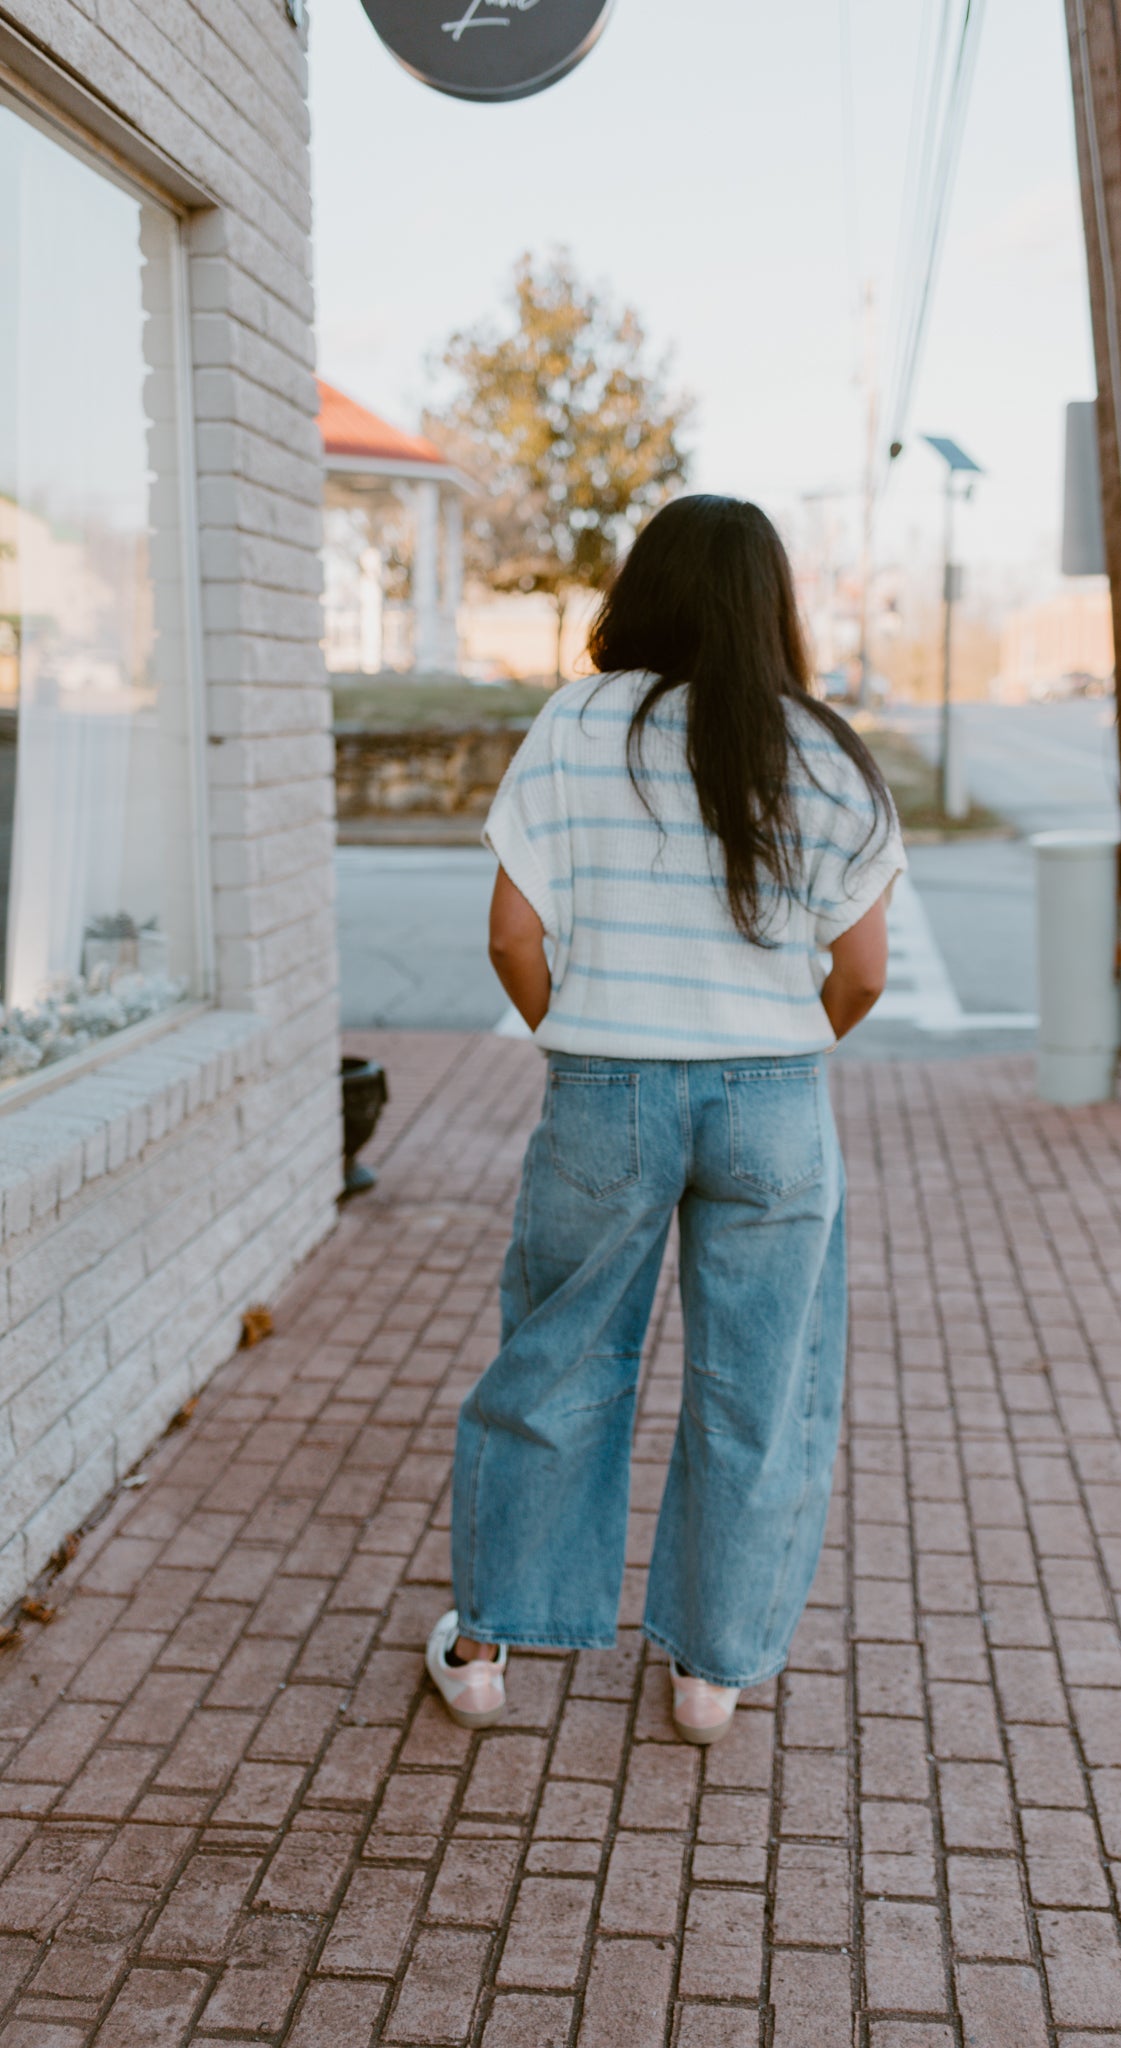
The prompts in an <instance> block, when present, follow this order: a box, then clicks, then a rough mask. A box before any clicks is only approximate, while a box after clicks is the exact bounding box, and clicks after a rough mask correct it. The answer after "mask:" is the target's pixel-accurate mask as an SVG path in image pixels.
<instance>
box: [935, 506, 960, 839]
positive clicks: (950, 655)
mask: <svg viewBox="0 0 1121 2048" xmlns="http://www.w3.org/2000/svg"><path fill="white" fill-rule="evenodd" d="M955 576H956V571H955V569H954V472H953V470H952V469H947V471H946V519H945V533H944V539H943V546H942V613H943V617H942V739H941V745H940V747H939V752H938V760H939V802H940V804H941V807H942V816H943V817H944V818H948V817H949V815H950V800H951V795H952V789H951V784H952V779H953V778H952V776H951V773H950V749H951V746H952V744H953V731H952V724H953V675H954V651H953V650H954V597H955V594H956V592H955V588H954V584H955Z"/></svg>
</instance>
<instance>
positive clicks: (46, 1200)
mask: <svg viewBox="0 0 1121 2048" xmlns="http://www.w3.org/2000/svg"><path fill="white" fill-rule="evenodd" d="M267 1035H268V1027H267V1025H266V1023H265V1022H264V1020H263V1019H262V1018H260V1017H257V1016H255V1015H253V1014H252V1012H250V1011H246V1010H205V1011H203V1012H202V1013H201V1014H196V1015H194V1016H192V1017H191V1018H189V1019H188V1020H187V1021H185V1022H184V1023H182V1024H180V1025H178V1026H177V1027H176V1028H175V1029H173V1030H169V1031H164V1032H163V1033H161V1035H160V1036H159V1037H158V1038H156V1039H153V1040H151V1041H149V1042H148V1043H147V1044H145V1045H141V1046H136V1047H135V1048H134V1049H133V1050H131V1051H129V1050H127V1049H126V1048H125V1047H124V1046H122V1048H121V1051H120V1053H119V1055H118V1056H117V1057H116V1058H114V1059H108V1060H105V1061H104V1062H103V1063H102V1064H100V1065H98V1066H96V1067H94V1068H87V1069H86V1071H85V1072H84V1073H81V1074H78V1075H76V1076H75V1077H74V1079H73V1080H68V1081H62V1080H60V1081H59V1082H58V1083H56V1084H55V1085H54V1086H52V1087H51V1088H50V1089H49V1090H46V1091H44V1092H42V1093H41V1094H36V1095H34V1096H33V1097H32V1098H31V1099H30V1100H28V1101H26V1103H25V1104H24V1105H23V1106H21V1107H15V1106H13V1107H12V1108H11V1109H10V1110H8V1111H7V1112H6V1113H5V1114H3V1115H0V1243H2V1244H7V1243H8V1242H10V1240H11V1239H12V1238H15V1237H19V1236H20V1235H21V1234H22V1233H23V1232H24V1231H26V1230H29V1229H30V1228H31V1226H32V1225H33V1224H36V1223H40V1222H43V1221H44V1220H46V1219H48V1218H49V1217H51V1216H53V1215H55V1213H56V1212H57V1210H58V1207H59V1204H60V1203H61V1202H64V1201H66V1200H68V1199H69V1198H70V1197H71V1196H73V1195H76V1194H77V1193H78V1191H79V1189H81V1188H82V1187H84V1186H85V1185H86V1184H87V1183H88V1182H90V1181H95V1180H98V1179H100V1178H101V1177H102V1176H103V1175H105V1174H110V1173H115V1172H117V1171H119V1170H120V1168H121V1167H123V1166H126V1165H127V1164H128V1163H129V1162H130V1161H131V1160H134V1159H139V1157H140V1156H141V1154H142V1153H143V1152H144V1150H145V1149H146V1147H147V1146H149V1145H154V1144H156V1143H157V1142H158V1141H159V1139H161V1138H164V1137H166V1136H167V1135H168V1134H169V1132H171V1131H174V1130H175V1129H177V1127H178V1126H179V1125H180V1124H182V1123H183V1122H185V1121H186V1119H187V1118H189V1117H191V1116H194V1115H196V1114H197V1113H198V1111H200V1110H203V1109H208V1108H209V1107H210V1106H211V1105H212V1104H213V1103H215V1102H217V1101H218V1099H219V1097H220V1096H222V1095H225V1094H227V1093H228V1092H229V1090H230V1089H231V1088H233V1087H234V1086H235V1085H236V1084H237V1083H238V1082H239V1081H243V1080H246V1079H247V1078H248V1077H249V1076H250V1075H252V1074H255V1073H258V1072H259V1071H260V1069H261V1067H262V1066H263V1064H264V1055H265V1041H266V1038H267Z"/></svg>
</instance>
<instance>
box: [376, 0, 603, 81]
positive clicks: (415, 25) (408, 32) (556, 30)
mask: <svg viewBox="0 0 1121 2048" xmlns="http://www.w3.org/2000/svg"><path fill="white" fill-rule="evenodd" d="M612 4H613V0H362V5H363V7H364V8H365V10H366V13H367V14H368V15H369V18H370V20H371V21H372V23H373V25H374V27H375V28H376V30H377V32H378V34H379V36H380V37H381V39H382V42H383V43H384V44H385V45H386V47H387V49H390V50H392V52H393V55H394V56H395V57H396V58H397V60H398V62H399V63H401V64H403V65H404V67H405V69H406V71H411V72H412V74H413V77H414V78H419V79H420V80H421V81H422V83H423V84H425V85H431V86H434V87H435V89H436V91H437V92H446V93H451V94H452V95H453V97H454V98H455V99H460V100H521V99H527V98H528V97H529V95H530V93H534V92H544V90H545V87H546V86H548V85H555V84H556V82H557V80H558V79H559V78H563V77H564V76H565V74H566V72H569V71H571V70H572V69H573V68H574V66H575V65H577V64H579V62H580V60H581V58H583V57H586V56H587V54H588V51H589V50H590V49H591V47H592V45H593V43H595V42H597V41H598V39H599V37H600V35H601V34H602V32H603V29H604V27H605V26H606V23H607V17H608V15H609V14H610V12H611V8H612Z"/></svg>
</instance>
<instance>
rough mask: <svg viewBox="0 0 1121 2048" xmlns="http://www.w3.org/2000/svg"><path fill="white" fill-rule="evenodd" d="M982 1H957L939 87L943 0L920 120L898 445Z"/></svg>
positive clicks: (900, 357) (895, 392)
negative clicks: (954, 34)
mask: <svg viewBox="0 0 1121 2048" xmlns="http://www.w3.org/2000/svg"><path fill="white" fill-rule="evenodd" d="M985 4H986V0H965V9H964V13H963V15H962V19H961V27H960V31H959V34H958V38H957V55H956V59H955V62H954V65H953V70H952V73H951V75H950V77H949V82H948V85H944V83H943V78H942V75H941V74H942V73H943V72H944V70H945V57H946V52H947V49H948V39H947V32H948V22H949V13H950V0H944V4H943V11H942V23H941V27H940V32H939V37H938V44H937V49H936V55H935V63H934V69H933V75H932V78H931V83H930V93H929V97H928V106H927V119H926V121H925V123H924V124H923V125H924V134H923V143H922V153H921V163H920V169H919V171H918V174H917V178H916V190H915V210H914V215H913V219H912V224H911V228H910V231H909V239H910V241H911V243H912V249H911V252H910V262H909V265H908V273H907V282H906V285H905V287H904V294H903V296H902V304H903V306H904V308H905V318H904V319H902V320H901V322H900V326H899V330H898V345H897V352H896V358H895V361H896V369H895V375H894V377H893V380H892V399H891V405H890V408H889V410H888V414H887V418H888V421H889V425H890V430H891V443H892V446H893V447H896V446H897V445H898V444H901V443H902V440H903V437H904V434H905V432H906V429H907V424H908V420H909V417H910V408H911V401H912V399H913V397H914V391H915V384H916V381H917V378H918V372H919V368H920V364H921V360H922V353H923V347H924V344H925V341H926V334H927V328H928V325H929V320H930V313H931V307H932V302H933V295H934V286H935V282H936V280H937V275H938V266H939V261H940V258H941V255H942V249H943V245H944V242H945V235H946V227H947V224H948V220H949V210H950V200H951V197H952V193H953V187H954V178H955V173H956V170H957V164H958V157H959V153H960V149H961V142H962V136H963V134H964V130H965V117H966V113H967V110H968V106H969V94H970V89H971V87H972V83H973V76H974V72H975V70H976V64H977V53H978V49H979V47H980V34H981V26H982V23H983V20H984V13H985Z"/></svg>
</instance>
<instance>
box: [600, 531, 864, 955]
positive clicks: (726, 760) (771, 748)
mask: <svg viewBox="0 0 1121 2048" xmlns="http://www.w3.org/2000/svg"><path fill="white" fill-rule="evenodd" d="M588 651H589V653H590V655H591V658H592V661H593V663H594V665H595V667H596V669H597V670H598V671H599V672H600V674H601V675H616V674H619V673H621V672H623V671H627V670H644V671H646V672H648V673H649V674H650V675H651V677H652V681H651V683H650V687H649V689H648V690H646V691H645V693H644V695H643V696H642V698H641V700H640V702H639V704H638V706H637V708H636V710H635V713H634V716H633V718H632V719H631V724H630V730H629V732H628V734H627V760H628V764H629V767H630V772H631V780H632V781H633V783H634V786H635V789H636V790H637V792H638V794H639V796H640V797H641V799H642V801H643V803H644V804H645V806H646V808H647V810H648V811H649V812H650V813H651V816H656V813H655V812H654V810H653V806H652V804H651V801H650V797H649V794H648V789H647V787H646V785H645V784H644V781H643V777H642V741H643V734H644V732H645V729H646V724H647V721H648V719H649V717H650V714H651V712H652V711H653V710H654V707H655V705H656V704H657V703H658V701H659V699H660V698H662V697H664V696H665V694H666V692H667V691H668V690H673V689H676V688H677V686H678V685H679V684H681V683H688V685H689V691H688V760H689V767H690V770H691V771H692V775H693V780H694V782H695V783H696V786H697V796H698V799H699V802H700V809H701V817H702V818H703V820H704V823H705V825H706V826H707V827H708V830H709V831H710V832H711V833H713V834H714V836H715V837H716V838H717V839H718V840H719V841H720V844H721V846H722V847H723V849H724V860H725V865H726V873H727V886H728V900H729V904H730V907H731V912H732V916H733V918H734V919H735V922H736V926H737V928H738V930H739V931H741V932H742V933H743V936H744V938H746V939H751V940H753V941H754V942H755V943H756V944H760V943H763V944H765V943H766V930H767V925H768V922H769V917H770V915H771V914H772V913H773V909H774V903H773V898H772V896H771V892H770V890H769V889H768V888H767V887H766V882H767V880H768V878H769V880H770V881H771V882H773V883H775V884H777V885H778V888H779V890H780V892H782V893H784V894H788V895H797V894H798V893H799V888H800V885H801V880H802V851H803V849H802V836H801V832H800V830H799V825H798V812H797V806H796V803H795V800H794V794H793V791H792V787H791V785H792V783H793V782H794V781H795V780H796V779H797V777H798V775H805V776H806V777H808V778H809V780H811V781H813V782H818V778H817V777H816V776H815V775H814V771H813V766H812V762H810V761H809V760H807V759H806V757H805V755H804V753H803V752H802V749H801V747H800V745H799V737H798V732H797V729H796V726H795V725H794V724H793V723H792V722H791V721H789V720H788V718H787V713H786V706H787V703H788V701H789V700H791V699H793V700H794V702H795V703H797V704H798V705H799V706H800V707H801V708H802V709H803V710H804V711H806V712H808V713H809V714H810V716H811V717H812V718H813V719H815V720H816V721H817V723H818V724H819V725H821V726H823V727H824V728H825V730H826V732H828V733H829V734H830V736H831V737H832V738H833V739H834V740H835V741H836V742H837V745H838V746H839V747H841V748H842V749H843V750H844V752H845V753H846V754H847V755H848V757H849V759H850V760H851V761H853V762H855V764H856V767H857V768H858V769H859V771H860V774H861V776H862V777H863V780H864V782H865V784H866V786H867V789H868V794H869V797H870V799H871V812H872V822H871V824H870V825H869V829H868V833H867V836H866V838H865V841H864V846H863V847H862V848H860V849H859V850H858V852H863V851H864V850H866V848H867V847H868V846H869V845H870V844H871V841H872V839H873V837H874V836H875V835H876V834H877V833H878V832H880V831H883V832H886V831H887V830H888V828H889V824H890V818H891V799H890V797H889V796H888V793H887V787H886V785H885V783H884V779H883V776H882V775H881V773H880V771H879V769H878V767H877V766H876V763H875V761H874V760H873V759H872V756H871V754H870V753H869V751H868V749H867V747H866V746H865V745H864V743H863V741H862V740H861V739H860V737H859V736H858V734H857V733H855V732H854V731H853V729H852V727H851V726H850V725H849V724H848V723H847V722H846V720H845V719H843V718H842V717H840V716H839V714H838V713H837V712H835V711H833V710H831V709H830V707H829V706H828V705H827V704H823V703H821V702H820V701H819V699H818V698H816V697H814V696H813V695H812V694H811V690H810V682H811V677H812V673H813V671H812V666H811V662H810V655H809V650H808V648H807V645H806V639H805V635H804V633H803V631H802V625H801V621H800V619H799V616H798V603H797V599H796V597H795V592H794V578H793V575H792V573H791V568H790V562H789V559H788V557H787V553H786V549H785V548H784V547H783V544H782V542H781V540H780V539H779V536H778V534H777V533H776V531H775V529H774V527H773V526H772V524H771V522H770V520H769V519H768V518H767V515H766V513H765V512H761V511H760V510H759V507H758V505H750V504H745V503H742V502H741V501H740V500H739V499H737V498H714V497H688V498H675V499H674V501H673V503H672V504H669V505H667V506H666V507H665V508H664V510H662V511H661V512H659V513H658V514H657V515H656V516H655V518H653V519H652V520H651V521H650V524H649V525H648V526H647V527H645V528H644V529H643V531H642V533H640V534H639V537H638V539H637V540H636V541H635V544H634V546H633V548H632V549H631V551H630V554H629V555H628V556H627V558H626V560H625V562H624V563H623V566H622V568H621V569H620V571H619V573H618V575H617V577H616V579H615V582H614V584H613V586H612V588H611V590H610V591H609V592H608V594H607V596H606V597H605V599H604V601H603V604H602V606H601V608H600V611H599V614H598V617H597V618H596V620H595V623H594V625H593V627H592V631H591V636H590V638H589V642H588ZM857 857H858V855H854V859H855V858H857Z"/></svg>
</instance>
